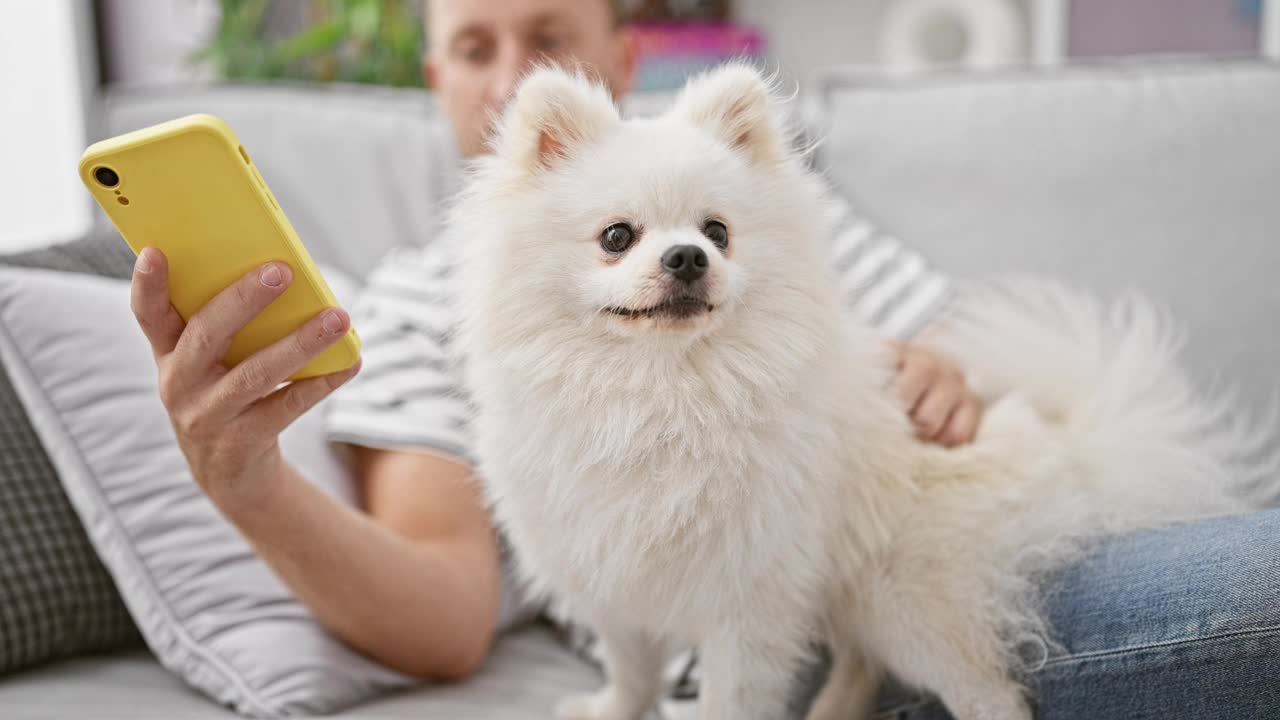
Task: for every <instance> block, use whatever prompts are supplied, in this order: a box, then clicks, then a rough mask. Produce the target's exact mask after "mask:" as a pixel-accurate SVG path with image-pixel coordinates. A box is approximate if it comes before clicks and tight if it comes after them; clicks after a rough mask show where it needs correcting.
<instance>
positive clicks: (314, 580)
mask: <svg viewBox="0 0 1280 720" xmlns="http://www.w3.org/2000/svg"><path fill="white" fill-rule="evenodd" d="M291 279H292V272H291V270H290V269H289V267H288V266H287V265H283V264H281V263H270V264H268V265H267V266H264V267H262V268H258V269H255V270H253V271H251V272H249V273H247V274H246V275H245V276H244V277H242V278H241V279H240V280H238V281H236V282H235V283H234V284H233V285H231V286H230V287H228V288H226V289H225V290H223V291H222V292H220V293H219V294H218V295H217V296H215V297H214V298H213V299H212V300H210V301H209V303H208V304H206V305H205V306H204V307H203V308H201V309H200V310H199V311H198V312H197V313H196V314H195V315H193V316H192V317H191V319H190V321H189V322H184V321H183V319H182V318H181V317H180V316H179V315H178V313H177V311H176V310H174V308H173V306H172V305H171V304H170V301H169V287H168V264H167V261H166V259H165V257H164V255H163V254H162V253H160V252H158V251H156V250H155V249H154V248H147V249H144V250H143V252H142V253H141V254H140V255H139V258H138V263H137V266H136V269H135V272H134V277H133V285H132V298H131V305H132V308H133V311H134V314H135V316H136V317H137V319H138V324H139V326H140V327H141V328H142V331H143V333H144V334H145V335H146V336H147V340H148V341H149V342H150V344H151V348H152V351H153V353H154V356H155V361H156V366H157V369H158V371H159V376H160V382H159V385H160V399H161V401H162V402H163V403H164V406H165V409H166V410H167V411H168V414H169V419H170V423H171V424H172V426H173V429H174V433H175V435H176V437H177V440H178V445H179V446H180V447H181V448H182V452H183V454H184V455H185V456H186V459H187V463H188V465H190V467H191V473H192V476H193V477H194V478H195V480H196V482H197V483H198V484H199V485H200V488H201V489H202V490H203V491H204V492H205V494H206V495H207V496H208V497H209V498H210V499H211V500H212V501H213V502H214V503H215V504H216V505H217V506H218V507H219V509H221V511H222V512H223V514H224V515H225V516H226V517H227V518H229V519H230V520H231V521H232V522H233V523H234V524H235V525H236V526H237V527H238V528H239V529H240V531H241V532H242V533H243V534H244V535H245V536H246V537H247V538H248V539H249V541H250V542H251V543H252V544H253V545H254V547H255V548H256V549H257V551H258V552H259V553H260V554H261V555H262V557H264V558H265V559H266V561H267V562H268V563H269V564H270V565H271V566H272V567H273V568H274V569H275V571H276V572H277V573H278V574H279V575H280V576H281V577H282V578H283V579H284V581H285V582H286V583H287V584H288V585H289V586H290V588H291V589H292V590H293V591H294V592H295V593H296V594H297V595H298V596H299V597H300V598H301V599H302V601H303V602H304V603H306V604H307V605H308V606H309V607H310V608H311V609H312V610H313V611H314V612H315V613H316V615H317V617H318V618H319V619H320V621H321V622H322V623H323V624H324V625H325V626H326V627H328V628H329V629H330V630H332V631H333V632H334V633H335V634H337V635H338V636H339V637H341V638H343V639H344V640H346V641H347V642H348V643H350V644H351V645H353V646H355V647H356V648H358V649H360V650H362V651H364V652H365V653H367V654H368V655H370V656H372V657H374V658H375V659H377V660H380V661H382V662H384V663H385V664H387V665H390V666H392V667H395V668H397V669H399V670H401V671H404V672H407V673H410V674H413V675H419V676H424V677H431V678H439V679H455V678H460V677H463V676H465V675H467V674H468V673H470V672H472V671H473V670H474V669H475V668H477V667H478V666H479V665H480V663H481V661H482V659H483V658H484V655H485V653H486V652H487V651H488V648H489V643H490V641H491V638H492V635H493V630H494V624H495V621H496V620H495V617H496V614H497V606H498V601H499V587H500V586H499V580H498V577H499V573H498V562H499V555H498V550H497V545H496V542H495V539H494V535H493V530H492V529H491V528H490V524H489V519H488V516H487V514H486V513H485V509H484V507H483V505H482V504H481V502H480V496H479V492H478V490H477V489H476V487H475V485H474V483H472V482H471V479H470V478H471V473H470V471H469V470H468V468H467V467H466V466H465V465H464V464H461V463H458V462H453V461H449V460H445V459H443V458H440V457H433V456H417V455H406V454H403V453H378V452H372V451H360V452H359V453H358V456H359V458H360V460H359V468H358V473H359V475H360V477H361V480H362V483H361V484H362V487H363V490H364V494H365V498H366V501H367V504H368V506H369V508H370V510H371V512H372V514H371V515H365V514H363V513H361V512H360V511H359V510H356V509H353V508H350V507H347V506H345V505H343V504H342V503H339V502H337V501H335V500H334V499H333V498H331V497H330V496H328V495H327V494H325V493H324V492H322V491H321V490H319V489H317V488H316V487H314V486H313V485H311V484H310V483H308V482H307V481H306V480H305V479H304V478H302V477H301V476H300V475H299V473H298V471H297V470H296V469H295V468H294V467H292V466H291V465H289V464H288V463H287V462H286V461H285V460H284V457H283V455H282V454H281V452H280V445H279V442H278V437H279V434H280V432H281V431H282V430H284V428H286V427H288V426H289V425H290V424H291V423H292V422H293V421H294V420H296V419H297V418H298V417H299V416H300V415H302V414H303V413H305V412H307V411H308V410H309V409H311V408H312V407H314V406H315V405H316V404H317V403H319V402H320V401H321V400H322V399H324V398H325V397H326V396H328V395H329V394H330V393H332V392H333V391H334V390H335V389H336V388H338V387H339V386H341V385H342V384H344V383H346V382H347V381H349V380H350V379H351V378H352V377H354V376H355V374H356V373H357V372H358V371H359V370H360V367H359V365H357V366H356V367H353V368H350V369H348V370H344V371H341V372H338V373H333V374H331V375H326V376H322V377H316V378H308V379H306V380H300V381H297V382H293V383H289V384H287V385H283V386H282V385H281V384H282V383H283V382H284V381H285V380H286V379H287V378H289V377H290V376H291V375H293V373H295V372H296V371H297V370H298V369H299V368H302V367H304V366H305V365H306V364H307V363H308V362H309V361H310V360H311V359H312V358H313V357H315V356H316V355H318V354H319V353H320V352H322V351H323V350H324V349H325V348H326V347H328V346H330V345H332V344H333V343H334V342H336V341H337V340H338V339H339V338H341V337H342V335H343V334H344V333H345V332H346V330H347V328H348V327H349V325H350V318H349V316H348V315H347V314H346V312H344V311H342V310H340V309H336V308H335V309H330V310H326V311H324V312H323V313H321V314H320V315H319V316H317V317H315V318H312V319H311V320H309V321H308V322H306V323H304V324H303V325H302V326H301V327H300V328H298V329H297V330H296V331H294V332H293V333H292V334H290V335H289V336H288V337H286V338H284V339H282V340H280V341H278V342H276V343H274V344H272V345H271V346H269V347H267V348H265V349H263V350H261V351H259V352H257V353H255V354H254V355H253V356H251V357H249V358H247V359H246V360H244V361H242V362H241V363H239V364H238V365H236V366H235V367H231V368H228V367H226V366H224V365H223V364H222V363H221V359H222V358H223V357H224V356H225V354H226V351H227V348H228V347H229V346H230V344H231V339H232V337H233V336H234V334H235V333H236V332H237V331H238V330H239V329H240V328H242V327H244V325H245V324H246V323H248V322H249V320H251V319H252V318H253V317H254V316H256V315H257V314H258V313H259V312H260V311H261V310H262V309H263V308H265V307H266V306H267V305H268V304H270V303H271V302H272V301H274V300H275V299H276V298H278V297H279V296H280V294H281V293H283V292H284V290H285V288H287V287H288V286H289V283H290V281H291Z"/></svg>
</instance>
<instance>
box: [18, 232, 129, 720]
mask: <svg viewBox="0 0 1280 720" xmlns="http://www.w3.org/2000/svg"><path fill="white" fill-rule="evenodd" d="M113 240H114V242H113ZM132 258H133V254H132V253H131V252H129V250H128V248H127V247H125V245H124V243H123V242H121V241H120V240H119V238H111V237H91V238H88V239H85V240H81V241H77V242H72V243H68V244H65V245H60V246H57V247H53V248H47V249H40V250H32V251H28V252H24V253H21V254H17V255H7V256H0V267H5V266H8V267H15V266H21V267H37V268H50V269H56V270H64V271H69V272H79V273H91V274H99V275H108V276H120V275H121V274H123V275H124V276H126V277H127V275H128V273H129V268H130V267H131V264H132V263H131V261H132ZM141 642H142V638H141V636H140V635H139V634H138V630H137V627H136V626H135V625H134V623H133V620H132V619H131V618H130V617H129V613H128V610H126V609H125V606H124V603H122V602H121V600H120V594H119V593H118V592H117V591H116V586H115V583H114V582H112V580H111V576H110V575H109V574H108V573H107V570H106V568H104V567H103V565H102V562H101V561H100V560H99V559H98V556H97V555H96V554H95V553H94V550H93V545H92V544H91V543H90V542H89V538H88V537H87V536H86V535H85V531H84V528H83V527H82V526H81V525H80V519H79V518H78V517H77V516H76V513H75V510H74V509H73V508H72V507H71V503H70V502H69V501H68V500H67V496H66V493H64V492H63V490H62V485H61V484H60V483H59V481H58V475H57V471H56V470H55V469H54V467H53V464H52V463H51V462H50V461H49V456H48V454H47V453H46V452H45V449H44V446H43V445H41V443H40V439H39V437H37V435H36V433H35V430H34V429H33V428H32V427H31V422H30V420H29V419H28V417H27V412H26V408H25V407H23V405H22V403H21V401H20V400H19V398H18V396H17V394H16V393H15V391H14V388H13V385H12V383H11V382H10V379H9V375H8V373H7V372H6V371H5V368H4V367H3V365H0V675H3V674H6V673H8V672H11V671H14V670H18V669H22V668H25V667H29V666H31V665H35V664H38V663H43V662H47V661H51V660H57V659H60V658H65V657H71V656H74V655H80V654H83V653H89V652H102V651H108V650H116V649H121V648H127V647H136V646H138V645H140V644H141ZM0 714H3V713H0Z"/></svg>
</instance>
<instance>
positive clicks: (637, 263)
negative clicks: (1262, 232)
mask: <svg viewBox="0 0 1280 720" xmlns="http://www.w3.org/2000/svg"><path fill="white" fill-rule="evenodd" d="M779 106H780V103H779V102H778V101H777V100H776V98H775V95H774V93H773V92H772V89H771V88H770V87H769V85H768V83H767V82H766V81H765V80H764V79H763V78H762V77H761V75H760V74H759V73H758V72H757V71H756V70H755V69H753V68H751V67H748V66H745V65H730V66H727V67H724V68H722V69H719V70H717V71H714V72H711V73H709V74H706V75H703V76H700V77H698V78H695V79H693V80H692V81H690V82H689V84H688V85H687V87H685V89H684V90H683V92H682V94H681V95H680V96H679V98H678V99H677V100H676V102H675V103H674V106H673V107H672V108H671V109H670V110H669V111H668V112H667V113H666V114H664V115H661V116H659V117H655V118H646V119H637V120H628V121H623V120H622V119H621V118H620V116H619V114H618V112H617V110H616V109H615V107H614V104H613V102H612V101H611V100H610V97H609V95H608V94H607V92H606V91H605V90H604V89H603V88H602V87H599V86H596V85H594V84H592V83H591V82H589V81H588V80H586V79H584V78H582V77H581V76H578V75H572V74H567V73H565V72H563V71H559V70H554V69H540V70H538V71H535V72H533V73H532V74H531V75H530V76H529V77H527V78H526V79H525V81H524V82H523V83H522V85H521V87H520V88H519V90H518V92H517V94H516V96H515V97H514V98H513V100H512V102H511V103H510V105H509V106H508V107H507V109H506V111H505V113H504V115H503V117H502V118H501V119H500V121H499V123H498V125H497V128H496V132H495V136H494V138H493V150H494V154H493V155H491V156H489V157H486V158H483V159H481V160H479V161H477V164H476V166H475V167H474V168H473V171H472V175H471V177H470V179H469V183H468V186H467V189H466V190H465V191H464V193H463V195H462V196H461V198H460V199H459V201H458V204H457V205H456V207H455V208H454V212H453V214H452V219H451V223H452V230H453V236H454V237H456V238H458V240H459V244H460V248H461V249H460V252H461V254H462V258H461V259H462V262H461V271H460V272H459V273H458V274H457V276H456V277H457V278H458V279H459V280H460V287H459V297H460V304H461V310H462V314H463V323H462V326H461V328H460V330H459V334H458V338H459V343H458V345H459V347H460V348H461V349H462V351H463V354H464V358H463V359H464V362H465V368H466V376H467V386H468V389H469V390H470V392H471V393H472V397H473V399H474V401H475V403H476V408H477V416H476V418H475V419H474V423H475V424H474V431H475V434H476V443H477V444H476V451H477V456H478V462H479V472H480V474H481V475H482V476H483V477H484V478H485V480H486V482H487V484H488V486H489V488H490V497H491V500H492V502H493V503H494V510H495V513H496V516H497V518H498V520H499V522H500V524H501V527H502V528H503V529H504V530H505V532H506V533H507V534H508V537H509V539H510V541H511V543H512V546H513V547H514V549H515V551H516V554H517V557H518V559H519V561H520V564H521V566H522V568H523V571H524V573H525V574H526V575H527V579H528V580H529V581H530V582H531V583H532V584H533V585H534V586H535V587H536V588H538V589H539V590H541V591H545V592H547V593H550V594H552V595H554V596H556V597H557V598H558V599H559V600H561V601H562V602H564V603H566V604H567V606H568V607H569V608H571V609H572V612H573V613H574V614H575V616H576V617H578V618H581V619H582V620H583V621H584V622H586V623H588V624H589V625H591V626H593V627H594V628H595V629H596V630H598V632H599V633H600V634H601V636H602V639H603V640H604V642H605V646H606V665H607V670H608V675H609V683H608V685H607V687H606V688H605V689H604V690H602V691H600V692H598V693H596V694H594V695H590V696H586V697H580V698H571V699H567V700H566V701H565V702H564V703H562V704H561V705H560V706H559V708H558V709H557V713H558V715H559V717H561V718H564V719H566V720H639V719H640V718H642V717H643V716H644V715H645V714H646V713H647V712H648V710H649V709H650V708H651V707H652V705H653V704H654V702H655V700H656V697H657V695H658V693H659V690H660V687H659V685H660V682H661V669H662V667H663V661H664V659H665V658H666V656H667V653H668V651H669V650H671V649H673V647H674V646H689V645H696V646H698V647H699V648H700V653H701V659H702V663H703V665H702V669H701V671H702V690H701V696H700V698H701V699H700V712H701V715H702V717H704V718H708V719H715V720H754V719H757V718H758V719H760V720H778V718H781V717H783V716H784V713H785V710H784V708H785V705H786V696H787V690H788V686H789V682H790V681H791V679H792V678H793V676H794V673H795V671H796V670H797V668H798V667H799V665H800V664H801V662H802V661H803V660H804V659H805V658H806V656H807V655H808V654H810V653H811V652H812V648H813V641H814V640H815V639H817V640H820V641H825V642H826V643H827V645H828V646H829V647H830V648H831V650H832V654H833V656H834V661H835V662H834V668H833V671H832V674H831V678H830V680H829V681H828V685H827V686H826V688H825V689H824V690H823V692H822V694H821V695H820V696H819V698H818V700H817V702H816V703H815V705H814V707H813V708H812V710H811V715H810V717H811V718H815V719H817V718H821V719H822V720H827V719H831V720H835V719H836V718H840V719H841V720H843V719H844V718H848V717H851V716H853V715H854V714H855V713H856V712H857V708H859V707H865V705H866V703H867V702H868V701H869V700H870V699H871V697H872V695H873V691H874V689H875V687H876V685H877V681H878V679H879V677H880V675H881V673H882V672H886V671H887V672H891V673H893V674H895V675H897V676H898V677H900V678H901V679H902V680H904V681H906V682H908V683H910V684H913V685H916V686H919V687H922V688H925V689H928V690H930V691H933V692H934V693H936V694H937V695H938V696H939V697H940V698H941V700H942V701H943V702H944V703H945V704H946V706H947V707H948V708H949V709H950V711H951V712H952V713H953V714H954V715H955V716H956V717H957V718H959V719H960V720H975V719H977V718H989V719H992V720H1014V719H1020V718H1029V717H1030V711H1029V706H1028V702H1027V700H1026V699H1025V698H1024V691H1023V688H1022V686H1021V685H1020V684H1019V682H1018V681H1017V677H1018V675H1017V671H1018V670H1020V669H1023V668H1022V667H1021V665H1020V663H1021V662H1022V661H1023V659H1024V656H1025V654H1026V653H1024V652H1020V649H1021V648H1022V646H1023V645H1024V644H1025V643H1026V642H1027V641H1028V640H1033V641H1034V640H1039V641H1043V642H1045V643H1048V642H1051V637H1052V635H1051V633H1050V631H1049V630H1050V629H1049V628H1047V627H1045V623H1044V622H1043V621H1042V619H1041V615H1040V614H1039V612H1038V603H1037V597H1036V592H1035V587H1036V582H1037V581H1038V580H1040V579H1042V577H1043V575H1044V574H1045V573H1047V572H1050V571H1052V570H1053V569H1055V568H1058V567H1061V566H1062V564H1063V563H1066V562H1068V561H1070V560H1072V559H1073V558H1076V557H1078V555H1079V553H1080V551H1081V549H1082V548H1083V547H1084V546H1085V544H1086V543H1087V542H1088V541H1090V540H1094V539H1096V538H1099V537H1102V536H1105V535H1110V534H1115V533H1123V532H1129V531H1133V530H1136V529H1140V528H1148V527H1154V526H1158V525H1163V524H1168V523H1172V522H1178V521H1185V520H1189V519H1192V518H1200V517H1205V516H1210V515H1216V514H1225V513H1237V512H1243V511H1247V510H1250V509H1252V508H1254V507H1255V506H1256V505H1257V504H1258V498H1257V497H1256V495H1258V494H1259V493H1257V492H1255V493H1253V494H1251V493H1250V492H1248V491H1247V490H1246V488H1251V487H1254V485H1253V482H1254V481H1256V480H1258V479H1259V478H1260V477H1261V476H1262V475H1263V473H1264V470H1265V468H1264V466H1263V464H1262V463H1259V462H1254V463H1250V462H1247V461H1246V458H1247V457H1248V455H1249V453H1250V452H1251V451H1252V450H1254V449H1256V447H1258V442H1259V441H1258V439H1257V438H1256V437H1254V435H1256V433H1251V432H1249V431H1248V428H1246V427H1243V426H1241V425H1239V424H1238V423H1232V422H1230V416H1229V415H1227V414H1226V413H1225V410H1226V406H1225V403H1223V402H1218V403H1212V404H1206V403H1202V402H1201V401H1200V400H1199V399H1198V398H1197V397H1196V396H1195V395H1194V394H1193V392H1192V390H1191V387H1190V386H1189V383H1188V381H1187V379H1186V377H1185V375H1184V373H1183V372H1182V371H1181V370H1180V369H1179V368H1178V366H1177V365H1176V364H1175V354H1176V350H1177V349H1178V343H1177V341H1176V336H1175V335H1174V334H1172V333H1171V332H1170V328H1169V327H1168V325H1167V323H1166V322H1164V320H1163V318H1162V317H1161V316H1160V315H1159V314H1158V313H1156V312H1154V311H1153V310H1152V309H1151V308H1150V307H1149V306H1148V305H1146V304H1144V303H1142V302H1139V301H1130V302H1126V303H1120V304H1117V305H1115V306H1103V305H1101V304H1099V303H1097V302H1095V301H1093V300H1091V299H1088V298H1086V297H1083V296H1077V295H1075V294H1072V293H1069V292H1065V291H1061V290H1054V289H1051V288H1049V287H1047V286H1045V285H1042V284H1039V283H1034V282H1028V283H1025V284H1022V285H1016V286H1012V287H1007V288H1005V289H1004V290H1002V291H993V292H991V293H988V294H984V295H982V296H971V297H968V298H967V299H965V300H963V301H961V303H960V305H959V307H957V308H956V309H955V311H954V313H952V314H951V315H950V316H949V318H948V319H947V321H946V323H945V327H943V328H941V329H940V331H939V332H938V333H936V334H932V336H931V338H930V340H929V342H930V343H931V344H932V347H934V348H935V349H938V350H940V351H942V352H945V353H946V354H947V355H948V356H949V357H951V358H953V359H955V360H956V361H957V362H958V363H959V364H960V366H961V367H962V368H964V370H965V371H966V372H967V373H968V377H969V379H970V384H971V385H972V386H973V387H975V388H976V391H977V392H979V394H980V396H981V397H982V398H983V399H984V401H985V402H987V403H988V411H987V413H986V416H985V419H984V421H983V423H982V425H981V428H980V430H979V435H978V437H977V439H976V441H975V442H973V443H972V444H971V445H969V446H966V447H963V448H961V449H956V450H947V449H943V448H940V447H936V446H929V445H926V444H923V443H922V442H920V441H918V440H917V439H916V437H915V435H914V432H913V429H912V427H911V425H910V423H909V420H908V418H907V416H906V413H905V412H904V409H903V408H902V407H901V405H900V403H899V401H898V400H897V398H896V396H895V395H894V394H893V392H892V390H891V380H892V378H893V371H892V369H891V367H890V360H889V354H888V352H887V351H886V350H885V349H884V348H885V343H884V341H883V340H882V339H881V338H880V337H878V336H876V335H874V334H873V333H872V331H871V330H870V329H868V328H866V327H862V326H860V325H859V324H858V322H857V321H856V320H855V319H853V318H851V317H849V316H848V313H846V312H842V309H841V307H840V305H839V303H838V300H837V295H836V292H835V287H834V280H833V278H832V276H831V274H830V271H829V269H828V266H827V262H826V259H827V258H828V257H829V253H828V251H827V249H826V248H825V247H824V244H825V243H826V242H827V241H828V238H829V234H828V230H827V228H826V226H825V218H827V217H829V214H828V212H827V206H826V205H825V203H826V202H827V200H826V198H825V196H824V192H823V185H822V183H821V181H820V180H819V179H818V178H817V177H815V176H814V175H813V174H812V173H811V172H810V171H809V170H808V169H807V168H806V166H805V163H804V158H803V157H801V155H800V153H798V152H796V151H795V150H793V149H792V145H791V143H790V142H789V139H788V137H787V135H786V131H785V125H784V121H783V119H782V115H781V113H780V111H779V110H780V108H779ZM1040 647H1041V648H1042V649H1043V648H1044V647H1046V646H1045V645H1043V644H1041V645H1040Z"/></svg>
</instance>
